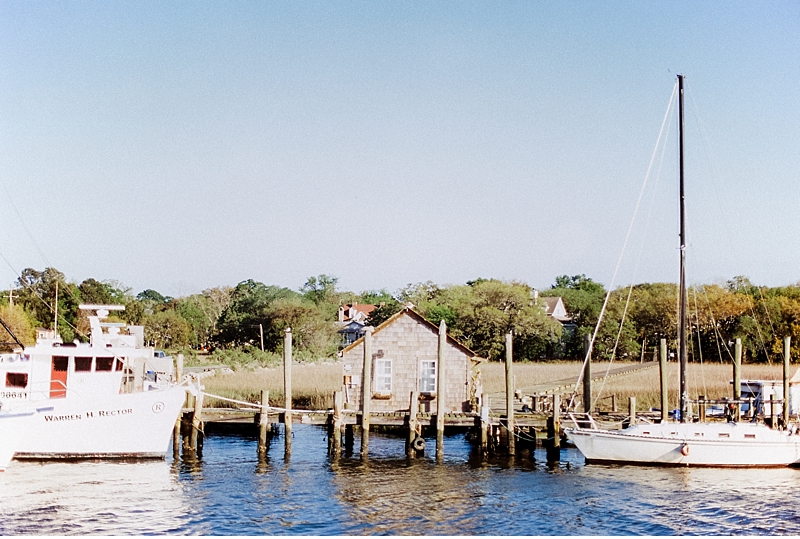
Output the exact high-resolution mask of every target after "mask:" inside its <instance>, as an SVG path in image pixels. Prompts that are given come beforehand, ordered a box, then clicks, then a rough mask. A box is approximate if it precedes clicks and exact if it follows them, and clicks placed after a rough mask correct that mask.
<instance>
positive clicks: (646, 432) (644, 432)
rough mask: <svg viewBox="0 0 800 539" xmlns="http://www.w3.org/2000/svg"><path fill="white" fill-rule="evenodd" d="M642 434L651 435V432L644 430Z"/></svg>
mask: <svg viewBox="0 0 800 539" xmlns="http://www.w3.org/2000/svg"><path fill="white" fill-rule="evenodd" d="M642 434H650V431H649V430H643V431H642Z"/></svg>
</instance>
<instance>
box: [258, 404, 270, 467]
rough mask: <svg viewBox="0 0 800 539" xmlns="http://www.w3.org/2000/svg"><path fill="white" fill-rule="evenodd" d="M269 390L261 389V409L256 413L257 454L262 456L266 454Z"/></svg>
mask: <svg viewBox="0 0 800 539" xmlns="http://www.w3.org/2000/svg"><path fill="white" fill-rule="evenodd" d="M268 406H269V391H267V390H265V389H262V390H261V411H260V412H259V415H258V455H259V457H263V456H264V455H266V454H267V434H268V432H269V412H267V407H268Z"/></svg>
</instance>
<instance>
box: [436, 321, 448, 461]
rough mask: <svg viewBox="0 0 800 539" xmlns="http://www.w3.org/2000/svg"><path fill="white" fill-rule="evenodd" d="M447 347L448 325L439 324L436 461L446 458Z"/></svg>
mask: <svg viewBox="0 0 800 539" xmlns="http://www.w3.org/2000/svg"><path fill="white" fill-rule="evenodd" d="M446 347H447V324H445V322H444V320H442V321H441V322H439V345H438V347H437V352H436V460H437V461H439V460H441V459H442V457H443V456H444V415H445V410H446V408H445V406H446V405H447V387H446V380H447V378H446V373H445V362H444V354H445V350H446Z"/></svg>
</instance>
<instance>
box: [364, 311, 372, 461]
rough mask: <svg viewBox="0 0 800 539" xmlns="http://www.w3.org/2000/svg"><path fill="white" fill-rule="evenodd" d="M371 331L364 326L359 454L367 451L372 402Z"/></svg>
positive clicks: (368, 327)
mask: <svg viewBox="0 0 800 539" xmlns="http://www.w3.org/2000/svg"><path fill="white" fill-rule="evenodd" d="M372 331H373V328H372V327H370V326H367V327H365V328H364V379H363V380H362V382H361V387H362V388H363V389H362V391H361V455H362V456H366V455H367V453H368V452H369V414H370V404H371V403H372V402H371V401H372Z"/></svg>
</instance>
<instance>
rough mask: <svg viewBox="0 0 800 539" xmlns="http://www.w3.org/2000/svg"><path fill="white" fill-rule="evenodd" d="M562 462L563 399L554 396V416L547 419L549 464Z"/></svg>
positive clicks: (556, 395) (556, 394)
mask: <svg viewBox="0 0 800 539" xmlns="http://www.w3.org/2000/svg"><path fill="white" fill-rule="evenodd" d="M560 460H561V398H560V395H558V393H555V394H553V414H552V415H551V416H550V417H548V418H547V462H559V461H560Z"/></svg>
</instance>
